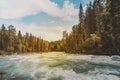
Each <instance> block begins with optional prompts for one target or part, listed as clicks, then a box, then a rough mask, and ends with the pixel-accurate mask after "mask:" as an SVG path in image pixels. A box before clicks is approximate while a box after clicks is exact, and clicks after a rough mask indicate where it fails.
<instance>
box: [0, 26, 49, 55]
mask: <svg viewBox="0 0 120 80" xmlns="http://www.w3.org/2000/svg"><path fill="white" fill-rule="evenodd" d="M46 51H49V42H48V41H45V40H43V39H42V38H38V37H35V36H33V35H32V34H29V33H26V34H25V35H22V33H21V31H18V33H16V30H15V28H14V26H12V25H10V26H8V29H6V27H5V25H4V24H3V25H2V27H1V29H0V54H5V53H6V54H11V53H13V52H14V53H23V52H24V53H25V52H46ZM8 52H9V53H8Z"/></svg>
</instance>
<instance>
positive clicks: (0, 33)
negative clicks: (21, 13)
mask: <svg viewBox="0 0 120 80" xmlns="http://www.w3.org/2000/svg"><path fill="white" fill-rule="evenodd" d="M78 17H79V23H78V24H75V25H73V27H72V31H71V32H70V33H68V32H67V31H63V38H62V39H61V40H58V41H52V42H49V41H46V40H44V39H42V38H41V37H35V36H33V35H32V34H31V33H26V34H25V35H23V34H22V32H21V31H18V32H16V30H15V27H14V26H13V25H10V26H8V27H5V25H4V24H2V26H1V29H0V54H1V55H3V54H13V53H28V52H40V53H41V52H49V51H63V52H66V53H74V54H94V55H119V54H120V0H94V1H93V2H90V3H89V4H88V5H87V9H86V11H85V12H84V11H83V6H82V4H81V3H80V7H79V16H78Z"/></svg>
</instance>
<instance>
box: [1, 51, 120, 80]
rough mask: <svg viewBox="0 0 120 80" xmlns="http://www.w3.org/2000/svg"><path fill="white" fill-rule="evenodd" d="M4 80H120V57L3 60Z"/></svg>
mask: <svg viewBox="0 0 120 80" xmlns="http://www.w3.org/2000/svg"><path fill="white" fill-rule="evenodd" d="M0 80H120V57H119V56H93V55H73V54H69V55H68V54H64V53H63V52H49V53H44V54H42V55H41V54H33V55H13V56H0Z"/></svg>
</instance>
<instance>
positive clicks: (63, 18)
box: [0, 0, 93, 41]
mask: <svg viewBox="0 0 120 80" xmlns="http://www.w3.org/2000/svg"><path fill="white" fill-rule="evenodd" d="M90 1H93V0H0V25H2V24H5V26H6V27H7V26H8V25H11V24H12V25H13V26H14V27H15V28H16V30H17V31H18V30H21V32H22V33H23V34H25V33H26V32H29V33H32V34H33V35H35V36H37V37H40V36H41V37H42V38H43V39H45V40H48V41H54V40H58V39H61V38H62V32H63V31H64V30H66V31H68V32H70V31H71V28H72V26H73V25H75V24H77V23H78V12H79V4H80V3H82V4H83V9H84V10H85V9H86V4H88V3H89V2H90Z"/></svg>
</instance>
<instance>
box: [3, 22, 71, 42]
mask: <svg viewBox="0 0 120 80" xmlns="http://www.w3.org/2000/svg"><path fill="white" fill-rule="evenodd" d="M11 24H12V25H13V26H14V27H15V28H16V30H17V32H18V30H21V32H22V33H23V34H25V33H26V32H28V33H32V34H33V35H34V36H37V37H42V38H43V39H44V40H48V41H55V40H58V39H61V38H62V32H63V31H64V30H66V29H68V28H69V29H70V30H71V27H65V26H49V27H48V26H41V25H38V24H36V23H31V24H25V23H20V22H11ZM5 26H6V25H5ZM69 29H68V31H69Z"/></svg>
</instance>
